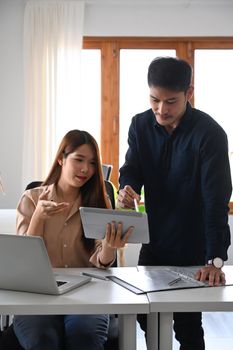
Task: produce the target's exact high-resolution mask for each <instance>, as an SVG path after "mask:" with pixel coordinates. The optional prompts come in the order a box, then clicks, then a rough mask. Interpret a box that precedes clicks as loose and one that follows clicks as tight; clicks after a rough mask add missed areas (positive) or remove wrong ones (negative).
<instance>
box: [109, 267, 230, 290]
mask: <svg viewBox="0 0 233 350" xmlns="http://www.w3.org/2000/svg"><path fill="white" fill-rule="evenodd" d="M198 268H199V266H191V267H176V266H172V267H168V266H161V267H155V268H154V269H150V270H146V269H145V270H141V271H134V272H133V273H131V274H125V273H124V270H122V271H117V272H116V273H114V275H110V276H107V278H108V279H110V280H111V281H113V282H115V283H118V284H120V285H121V286H122V287H125V288H127V289H129V290H131V291H132V292H134V293H136V294H144V293H149V292H159V291H167V290H174V289H186V288H187V289H190V288H203V287H209V284H208V281H205V282H200V281H197V280H196V279H195V273H196V271H197V270H198ZM226 285H233V279H231V281H227V284H226Z"/></svg>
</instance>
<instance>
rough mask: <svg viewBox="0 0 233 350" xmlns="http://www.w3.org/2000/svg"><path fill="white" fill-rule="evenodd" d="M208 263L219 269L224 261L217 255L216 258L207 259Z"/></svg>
mask: <svg viewBox="0 0 233 350" xmlns="http://www.w3.org/2000/svg"><path fill="white" fill-rule="evenodd" d="M208 265H213V266H214V267H216V268H217V269H221V268H222V267H223V265H224V261H223V259H222V258H219V257H217V258H214V259H211V260H208Z"/></svg>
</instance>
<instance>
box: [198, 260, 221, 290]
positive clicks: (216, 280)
mask: <svg viewBox="0 0 233 350" xmlns="http://www.w3.org/2000/svg"><path fill="white" fill-rule="evenodd" d="M195 277H196V279H197V280H198V281H201V282H205V281H207V280H208V281H209V285H210V286H220V285H224V284H225V283H226V279H225V273H224V272H223V271H222V270H221V269H218V268H216V267H214V266H212V265H206V266H204V267H202V268H201V269H199V270H198V271H197V273H196V275H195Z"/></svg>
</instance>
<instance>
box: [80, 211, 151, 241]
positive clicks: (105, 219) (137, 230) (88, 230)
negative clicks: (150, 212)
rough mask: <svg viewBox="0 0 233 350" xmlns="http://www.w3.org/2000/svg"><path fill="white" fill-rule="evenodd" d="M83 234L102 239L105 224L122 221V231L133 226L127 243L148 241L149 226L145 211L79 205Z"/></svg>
mask: <svg viewBox="0 0 233 350" xmlns="http://www.w3.org/2000/svg"><path fill="white" fill-rule="evenodd" d="M79 211H80V216H81V220H82V224H83V231H84V235H85V237H87V238H95V239H103V238H104V236H105V231H106V225H107V223H110V222H111V221H115V222H116V223H118V222H122V224H123V232H125V231H126V230H127V229H128V228H129V227H130V226H134V230H133V232H132V234H131V235H130V236H129V239H128V243H149V241H150V238H149V228H148V219H147V214H146V213H138V212H135V211H128V210H117V209H103V208H91V207H80V208H79Z"/></svg>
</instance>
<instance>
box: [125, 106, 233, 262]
mask: <svg viewBox="0 0 233 350" xmlns="http://www.w3.org/2000/svg"><path fill="white" fill-rule="evenodd" d="M128 143H129V148H128V151H127V153H126V160H125V164H124V165H123V166H122V167H121V169H120V188H123V187H124V186H125V185H131V186H132V187H133V189H134V190H135V191H136V192H137V193H140V191H141V187H142V186H143V185H144V191H145V207H146V211H147V214H148V221H149V229H150V243H149V244H148V245H145V246H143V249H144V250H146V251H147V253H148V254H151V257H152V260H153V261H154V262H157V263H158V264H164V265H169V264H171V265H172V264H173V265H189V264H190V265H198V264H203V263H205V262H206V261H207V260H208V259H211V258H214V257H217V256H218V257H222V258H223V259H224V260H226V259H227V248H228V247H229V245H230V230H229V225H228V210H229V208H228V203H229V200H230V196H231V190H232V186H231V176H230V166H229V159H228V143H227V136H226V134H225V132H224V130H223V129H222V128H221V127H220V126H219V125H218V124H217V123H216V122H215V121H214V120H213V119H212V118H211V117H210V116H208V115H207V114H205V113H203V112H201V111H199V110H197V109H194V108H192V107H191V105H190V104H188V105H187V109H186V112H185V114H184V116H183V117H182V119H181V121H180V123H179V125H178V126H177V127H176V128H175V129H174V131H173V133H172V134H168V133H167V131H166V130H165V128H164V127H162V126H160V125H159V124H158V123H157V122H156V119H155V115H154V113H153V112H152V110H151V109H150V110H147V111H146V112H144V113H141V114H138V115H136V116H135V117H133V119H132V123H131V125H130V128H129V135H128ZM142 262H143V261H142Z"/></svg>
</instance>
